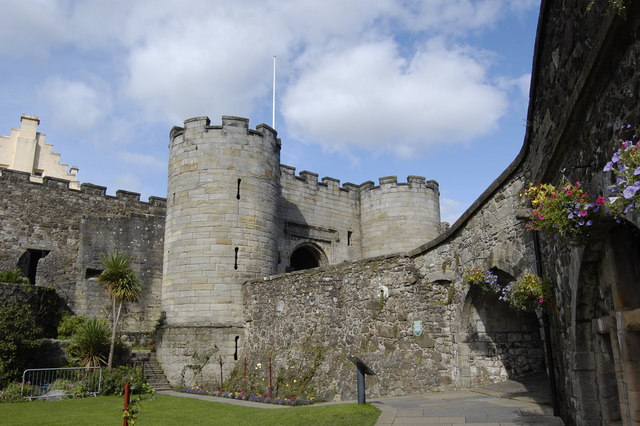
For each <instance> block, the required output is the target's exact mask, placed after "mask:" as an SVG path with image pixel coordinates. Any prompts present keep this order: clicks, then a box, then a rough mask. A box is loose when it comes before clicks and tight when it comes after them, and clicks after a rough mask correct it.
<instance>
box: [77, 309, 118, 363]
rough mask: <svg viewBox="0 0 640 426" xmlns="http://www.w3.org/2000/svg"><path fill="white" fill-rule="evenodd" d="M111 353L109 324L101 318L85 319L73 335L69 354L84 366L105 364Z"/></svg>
mask: <svg viewBox="0 0 640 426" xmlns="http://www.w3.org/2000/svg"><path fill="white" fill-rule="evenodd" d="M108 353H109V324H108V323H107V321H105V320H103V319H99V318H89V319H88V320H86V321H84V323H82V325H80V327H79V328H78V329H77V331H76V333H75V334H74V335H73V336H72V339H71V344H70V345H69V354H70V355H71V357H72V359H73V361H74V363H76V364H78V365H80V366H82V367H99V366H100V365H101V364H105V362H106V358H105V357H106V355H107V354H108Z"/></svg>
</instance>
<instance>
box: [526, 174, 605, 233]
mask: <svg viewBox="0 0 640 426" xmlns="http://www.w3.org/2000/svg"><path fill="white" fill-rule="evenodd" d="M520 196H526V197H527V198H529V200H530V201H531V208H530V209H528V211H527V212H528V213H529V219H528V220H527V222H526V223H525V227H526V229H528V230H530V231H541V232H543V233H544V234H546V235H547V236H549V237H551V238H558V239H562V240H567V241H569V242H574V243H580V242H582V240H583V239H584V237H585V236H586V233H587V230H588V228H589V227H590V226H591V225H592V224H593V219H594V218H595V216H596V215H597V214H598V213H599V211H600V208H601V207H602V205H603V204H604V203H605V198H604V197H595V196H592V195H589V194H587V193H586V192H585V191H584V190H583V189H582V188H581V185H580V182H576V183H575V184H571V183H566V184H564V185H562V186H559V187H557V188H556V187H555V186H554V185H551V184H548V183H541V184H537V185H536V184H533V183H532V184H530V185H529V187H528V188H527V189H525V190H524V191H523V192H522V193H521V194H520Z"/></svg>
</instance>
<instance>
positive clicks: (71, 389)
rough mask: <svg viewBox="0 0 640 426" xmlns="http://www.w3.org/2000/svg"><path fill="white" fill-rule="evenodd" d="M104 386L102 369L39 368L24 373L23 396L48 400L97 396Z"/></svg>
mask: <svg viewBox="0 0 640 426" xmlns="http://www.w3.org/2000/svg"><path fill="white" fill-rule="evenodd" d="M101 386H102V368H100V367H74V368H38V369H29V370H25V371H24V373H22V396H24V397H25V398H28V399H47V398H64V397H80V396H96V395H97V394H99V393H100V388H101Z"/></svg>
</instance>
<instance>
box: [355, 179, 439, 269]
mask: <svg viewBox="0 0 640 426" xmlns="http://www.w3.org/2000/svg"><path fill="white" fill-rule="evenodd" d="M360 194H361V195H360V214H361V225H360V226H361V230H362V255H363V257H373V256H381V255H385V254H391V253H399V252H404V251H409V250H413V249H415V248H416V247H418V246H420V245H421V244H424V243H425V242H427V241H430V240H431V239H433V238H435V237H437V236H438V235H439V234H440V191H439V186H438V182H436V181H434V180H430V181H428V182H425V178H424V177H421V176H409V177H408V178H407V183H398V179H397V177H396V176H389V177H384V178H380V186H379V187H374V186H373V182H366V183H364V184H362V185H361V187H360Z"/></svg>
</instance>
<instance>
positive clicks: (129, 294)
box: [98, 251, 142, 369]
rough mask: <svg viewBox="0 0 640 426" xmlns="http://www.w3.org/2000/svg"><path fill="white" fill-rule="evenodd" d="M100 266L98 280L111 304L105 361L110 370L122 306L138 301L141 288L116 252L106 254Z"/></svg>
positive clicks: (124, 260)
mask: <svg viewBox="0 0 640 426" xmlns="http://www.w3.org/2000/svg"><path fill="white" fill-rule="evenodd" d="M102 266H103V267H104V270H103V271H102V273H101V274H100V275H99V276H98V280H99V281H100V282H101V283H102V284H103V285H104V286H105V288H106V289H107V291H108V292H109V295H110V296H111V302H112V304H111V308H112V316H111V346H110V349H109V360H108V361H107V367H108V368H109V369H111V367H112V365H113V356H114V352H115V344H116V330H117V328H118V321H119V320H120V312H121V311H122V306H123V305H124V304H125V303H128V302H137V301H138V300H140V297H141V296H142V286H141V284H140V281H139V280H138V277H137V276H136V273H135V272H134V270H133V268H132V267H131V262H130V261H129V258H128V257H127V256H126V255H124V254H122V253H120V252H117V251H116V252H113V253H111V254H107V255H106V256H105V257H104V259H103V261H102ZM116 307H117V308H116Z"/></svg>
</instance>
